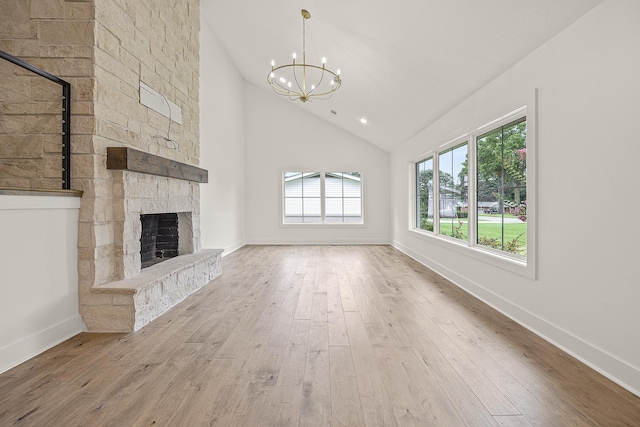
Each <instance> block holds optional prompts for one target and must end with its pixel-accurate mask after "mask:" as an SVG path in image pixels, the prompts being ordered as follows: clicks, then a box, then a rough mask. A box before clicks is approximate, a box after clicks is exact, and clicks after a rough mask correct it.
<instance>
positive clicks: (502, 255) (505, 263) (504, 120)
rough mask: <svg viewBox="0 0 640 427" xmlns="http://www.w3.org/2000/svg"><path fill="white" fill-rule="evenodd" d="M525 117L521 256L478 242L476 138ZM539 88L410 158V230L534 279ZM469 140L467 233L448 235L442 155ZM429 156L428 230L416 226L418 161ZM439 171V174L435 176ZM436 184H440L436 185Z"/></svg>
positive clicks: (451, 248)
mask: <svg viewBox="0 0 640 427" xmlns="http://www.w3.org/2000/svg"><path fill="white" fill-rule="evenodd" d="M522 117H525V118H526V124H527V142H526V148H527V182H526V192H527V255H526V257H525V256H519V255H516V254H511V253H509V252H507V251H502V250H498V249H494V248H490V247H487V246H483V245H479V244H478V243H477V235H478V230H477V217H478V207H477V206H478V204H477V197H478V196H477V182H476V181H477V138H478V137H479V136H482V135H484V134H486V133H488V132H491V131H492V130H495V129H497V128H499V127H501V126H504V125H507V124H510V123H512V122H514V121H517V120H518V119H520V118H522ZM536 123H537V90H536V91H534V94H533V96H532V97H531V99H529V102H528V103H527V105H525V106H522V107H520V108H517V109H514V110H512V111H510V112H509V113H507V114H503V115H501V116H499V117H497V118H496V119H495V120H492V121H490V122H488V123H485V124H483V125H481V126H478V127H476V128H475V129H473V130H472V131H470V132H468V133H466V134H464V135H461V136H460V137H458V138H455V139H453V140H451V141H449V142H447V143H445V144H443V145H441V146H439V147H438V148H437V149H435V150H433V151H429V152H428V153H425V154H422V155H420V156H419V157H418V158H417V159H416V160H415V161H412V162H410V168H411V169H410V170H412V171H413V173H412V174H411V180H410V188H411V197H410V199H411V201H410V216H411V218H410V220H409V231H411V232H413V233H416V234H418V235H419V236H420V237H421V238H424V239H425V240H427V241H429V242H432V243H436V244H438V245H440V246H442V247H445V248H447V249H449V250H452V251H454V252H458V253H461V254H464V255H466V256H469V257H472V258H475V259H478V260H480V261H483V262H485V263H488V264H491V265H494V266H497V267H499V268H502V269H505V270H508V271H510V272H513V273H516V274H519V275H522V276H525V277H528V278H530V279H533V280H535V279H536V278H537V253H536V248H537V229H536V224H537V215H536V211H537V208H536V198H537V192H536V183H537V155H536V154H537V126H536ZM465 141H466V142H467V158H468V159H473V161H471V160H469V161H468V168H467V182H468V185H467V191H468V193H467V201H468V219H467V223H468V236H467V239H466V240H460V239H456V238H453V237H450V236H447V235H443V234H440V227H439V226H440V212H439V210H440V209H439V206H440V205H439V203H440V201H439V193H440V188H439V183H440V177H439V173H440V165H439V156H440V154H441V153H445V152H446V151H448V150H451V149H455V147H457V146H460V145H461V144H462V143H464V142H465ZM429 156H433V162H434V166H433V170H434V178H433V181H434V187H435V188H434V190H433V191H434V199H438V200H434V206H437V207H438V209H434V215H433V216H434V231H433V232H431V231H427V230H423V229H420V228H418V227H416V224H417V222H416V214H417V207H416V203H417V196H418V195H417V187H416V179H417V173H416V164H417V163H419V162H421V161H423V160H425V159H426V158H428V157H429ZM436 175H437V178H436ZM436 185H437V187H436Z"/></svg>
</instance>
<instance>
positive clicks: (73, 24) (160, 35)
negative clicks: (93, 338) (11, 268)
mask: <svg viewBox="0 0 640 427" xmlns="http://www.w3.org/2000/svg"><path fill="white" fill-rule="evenodd" d="M8 3H9V4H7V5H6V6H5V5H4V2H3V13H5V11H7V13H8V14H5V15H3V17H2V18H0V20H1V21H0V48H2V49H3V50H5V51H7V52H9V53H11V54H13V55H15V56H18V57H20V58H22V59H24V60H26V61H28V62H31V63H33V64H34V65H36V66H38V67H40V68H42V69H44V70H46V71H49V72H51V73H53V74H56V75H58V76H60V77H61V78H63V79H65V80H67V81H70V83H71V84H72V91H73V94H74V105H73V106H72V115H73V123H72V125H73V135H72V138H73V139H72V152H73V157H72V188H74V189H78V190H82V191H84V195H83V198H82V206H81V210H80V225H79V232H78V234H79V236H78V246H79V251H78V257H79V282H80V283H79V298H80V312H81V314H82V316H83V319H84V321H85V323H86V324H87V326H88V327H89V330H109V329H110V326H109V325H110V324H111V322H110V321H109V319H108V318H107V319H105V318H104V317H105V316H107V317H108V316H109V314H105V313H109V312H110V311H109V309H108V307H113V308H114V310H115V312H117V311H118V307H119V306H120V304H122V302H121V299H120V298H118V296H117V295H116V296H114V295H105V294H96V293H95V292H92V288H93V287H94V286H96V285H100V284H104V283H108V282H112V281H117V280H121V279H124V278H127V277H132V276H134V275H136V274H138V273H139V272H140V267H139V264H136V263H139V248H140V242H139V240H138V239H139V236H138V235H135V233H136V232H137V231H138V229H139V228H138V227H139V221H140V219H139V216H140V214H143V213H161V212H167V211H168V212H191V222H192V227H193V233H192V234H193V240H194V241H193V249H194V251H195V252H197V251H199V250H200V226H199V223H200V220H199V218H200V217H199V215H200V212H199V205H200V192H199V186H198V184H196V183H191V182H187V181H181V180H176V179H171V178H159V177H154V176H147V175H141V174H136V173H131V172H122V171H110V170H107V169H106V149H107V147H109V146H124V145H126V146H130V147H133V148H136V149H138V150H141V151H145V152H148V153H152V154H156V155H159V156H162V157H165V158H168V159H172V160H177V161H180V162H184V163H188V164H191V165H195V166H197V165H198V162H199V106H198V102H199V100H198V95H199V48H200V46H199V30H200V9H199V1H198V0H180V1H175V0H93V1H70V0H8ZM140 81H143V82H144V83H146V84H148V85H149V86H151V87H152V88H153V89H155V90H156V91H158V92H160V93H161V94H163V95H164V96H166V97H167V98H168V99H169V100H170V101H172V102H173V103H175V104H177V105H178V106H179V107H181V108H182V125H178V124H176V123H172V125H171V138H172V139H174V140H176V141H178V142H179V143H180V145H179V147H178V149H177V150H173V149H170V148H168V147H166V146H164V145H163V143H162V140H161V139H158V138H155V137H154V136H155V135H166V133H167V128H168V126H169V122H168V119H167V118H166V117H164V116H162V115H160V114H158V113H156V112H155V111H152V110H150V109H148V108H147V107H145V106H143V105H142V104H140V103H139V82H140ZM114 316H117V313H116V314H114Z"/></svg>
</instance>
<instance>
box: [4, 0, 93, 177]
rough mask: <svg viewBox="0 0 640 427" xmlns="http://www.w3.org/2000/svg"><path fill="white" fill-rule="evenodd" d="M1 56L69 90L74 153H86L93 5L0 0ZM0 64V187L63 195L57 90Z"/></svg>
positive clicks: (90, 120) (90, 110)
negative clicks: (11, 57) (54, 77)
mask: <svg viewBox="0 0 640 427" xmlns="http://www.w3.org/2000/svg"><path fill="white" fill-rule="evenodd" d="M0 50H3V51H5V52H8V53H10V54H12V55H14V56H17V57H19V58H20V59H23V60H25V61H27V62H29V63H31V64H33V65H35V66H36V67H38V68H41V69H43V70H45V71H48V72H50V73H52V74H55V75H57V76H59V77H62V78H63V79H64V80H66V81H68V82H70V83H71V84H72V86H73V99H72V110H73V112H74V121H73V129H72V130H73V135H74V136H73V141H72V146H74V147H75V150H76V151H77V152H89V149H90V145H91V144H90V141H91V135H92V134H93V130H94V118H93V86H94V80H93V70H92V68H93V67H92V56H93V5H92V4H91V2H90V1H62V0H57V1H51V0H3V2H2V8H1V11H0ZM0 62H2V63H3V64H2V66H0V69H1V70H2V71H0V91H2V94H1V95H0V104H2V105H0V134H2V135H1V138H2V144H0V159H2V160H0V186H4V187H15V188H45V189H60V188H62V179H61V174H62V172H61V163H62V161H61V149H62V148H61V138H60V131H61V123H60V121H61V116H60V114H61V111H62V107H61V106H62V101H61V100H62V94H61V88H60V86H59V85H57V84H55V83H52V82H49V81H48V80H45V79H43V78H40V77H33V76H34V75H33V74H31V73H29V72H27V71H23V70H21V69H20V68H18V67H17V66H15V65H13V64H9V63H8V62H6V61H4V60H2V61H0Z"/></svg>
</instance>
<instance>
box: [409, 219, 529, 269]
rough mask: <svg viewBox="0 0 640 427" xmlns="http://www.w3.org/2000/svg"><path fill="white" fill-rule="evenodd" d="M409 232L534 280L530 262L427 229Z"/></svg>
mask: <svg viewBox="0 0 640 427" xmlns="http://www.w3.org/2000/svg"><path fill="white" fill-rule="evenodd" d="M409 231H410V232H412V233H414V234H416V235H418V236H420V238H421V239H423V240H425V241H428V242H429V243H435V244H437V245H438V246H441V247H443V248H446V249H449V250H451V251H454V252H457V253H459V254H461V255H464V256H468V257H471V258H474V259H477V260H479V261H482V262H484V263H487V264H490V265H493V266H495V267H498V268H501V269H503V270H507V271H509V272H511V273H515V274H518V275H520V276H524V277H527V278H529V279H532V280H536V269H535V265H533V263H532V262H530V261H529V262H527V260H520V259H516V258H513V257H510V256H508V255H503V254H501V253H497V252H494V251H492V250H490V249H485V248H483V247H481V246H469V245H468V242H467V241H462V240H456V239H454V238H452V237H447V236H436V235H433V234H431V232H428V231H422V230H418V229H415V228H411V229H409Z"/></svg>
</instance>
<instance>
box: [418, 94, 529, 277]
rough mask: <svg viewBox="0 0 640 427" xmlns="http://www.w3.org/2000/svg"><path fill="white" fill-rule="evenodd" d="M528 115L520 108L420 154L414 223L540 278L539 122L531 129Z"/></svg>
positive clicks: (444, 242)
mask: <svg viewBox="0 0 640 427" xmlns="http://www.w3.org/2000/svg"><path fill="white" fill-rule="evenodd" d="M534 102H535V100H534ZM528 120H529V121H532V120H534V118H530V117H529V118H528V117H527V108H526V107H522V108H520V109H518V110H516V111H514V112H512V113H509V114H507V115H505V116H503V117H500V118H499V119H497V120H495V121H493V122H491V123H490V124H487V125H485V126H482V127H480V128H478V129H476V130H474V131H471V132H469V133H467V134H466V135H465V136H463V137H461V138H458V139H456V140H454V141H451V142H450V143H447V144H445V145H443V146H442V147H441V148H440V149H438V150H435V151H434V153H433V154H432V155H429V157H426V158H422V159H420V160H418V161H416V162H415V164H414V168H413V188H414V191H415V192H414V193H413V197H412V199H413V207H412V211H413V213H414V218H413V221H412V222H413V225H412V227H411V228H412V229H413V230H415V231H418V232H421V233H422V234H428V235H430V236H432V237H436V238H438V237H439V239H437V240H436V241H437V242H442V243H440V244H442V245H451V243H453V242H458V243H459V244H458V245H456V246H455V247H454V248H455V249H454V250H456V251H462V252H464V253H466V254H470V255H471V256H474V257H477V258H481V259H483V260H486V261H488V262H491V263H494V264H495V265H498V266H501V267H504V268H506V269H509V270H511V271H515V272H521V273H522V274H524V275H527V276H529V277H535V251H533V248H534V247H535V246H534V245H535V241H534V239H535V233H534V232H533V230H534V229H533V228H532V227H534V226H535V209H534V207H535V200H534V199H531V200H528V197H527V196H531V195H532V194H535V175H534V172H535V156H534V155H533V153H535V144H534V141H535V135H534V134H532V132H534V131H535V128H534V127H531V128H530V129H529V135H528V134H527V121H528ZM532 135H533V136H532ZM528 138H529V139H531V141H529V142H528V141H527V139H528ZM528 166H529V168H530V170H529V171H527V167H528ZM434 206H435V207H437V209H434ZM427 232H428V233H427ZM465 246H466V247H467V249H465ZM447 247H449V248H452V247H451V246H447ZM468 248H470V249H473V252H468V251H469V249H468ZM530 261H531V262H532V263H531V264H529V262H530ZM522 267H525V270H522Z"/></svg>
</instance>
